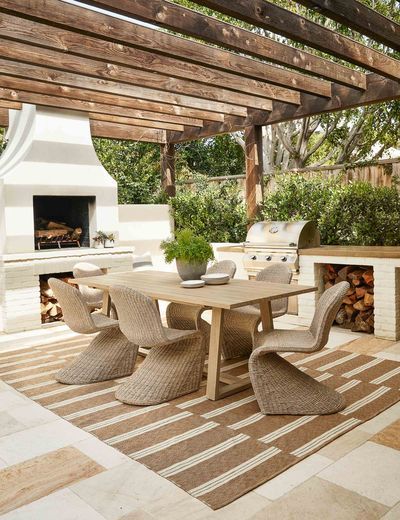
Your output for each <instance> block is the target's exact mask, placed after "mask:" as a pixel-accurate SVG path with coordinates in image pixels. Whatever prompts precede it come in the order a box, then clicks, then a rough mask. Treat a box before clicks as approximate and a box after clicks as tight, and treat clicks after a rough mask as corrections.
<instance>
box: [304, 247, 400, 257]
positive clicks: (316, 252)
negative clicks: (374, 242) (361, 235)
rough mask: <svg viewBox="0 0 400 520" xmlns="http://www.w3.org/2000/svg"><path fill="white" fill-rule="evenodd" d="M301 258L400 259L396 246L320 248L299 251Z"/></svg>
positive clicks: (399, 252) (398, 249) (399, 250)
mask: <svg viewBox="0 0 400 520" xmlns="http://www.w3.org/2000/svg"><path fill="white" fill-rule="evenodd" d="M299 253H300V255H303V256H345V257H347V258H349V257H354V258H355V257H360V258H400V247H398V246H321V247H311V248H309V249H300V251H299Z"/></svg>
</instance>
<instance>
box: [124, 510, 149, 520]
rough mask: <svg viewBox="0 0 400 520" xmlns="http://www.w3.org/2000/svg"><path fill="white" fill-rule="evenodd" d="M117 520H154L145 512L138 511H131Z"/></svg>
mask: <svg viewBox="0 0 400 520" xmlns="http://www.w3.org/2000/svg"><path fill="white" fill-rule="evenodd" d="M118 520H154V516H151V515H149V513H146V511H143V510H142V509H139V510H138V511H132V512H131V513H128V514H127V515H124V516H121V517H120V518H119V519H118Z"/></svg>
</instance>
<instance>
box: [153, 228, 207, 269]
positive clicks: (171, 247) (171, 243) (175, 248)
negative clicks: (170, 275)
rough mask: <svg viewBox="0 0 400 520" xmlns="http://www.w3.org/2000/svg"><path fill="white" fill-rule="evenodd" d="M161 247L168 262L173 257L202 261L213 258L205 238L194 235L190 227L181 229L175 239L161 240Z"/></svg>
mask: <svg viewBox="0 0 400 520" xmlns="http://www.w3.org/2000/svg"><path fill="white" fill-rule="evenodd" d="M161 249H162V250H163V251H164V255H165V261H166V262H168V263H171V262H172V261H173V260H175V259H178V260H184V261H185V262H198V263H203V262H207V261H208V260H212V259H213V258H214V253H213V249H212V247H211V245H210V244H209V243H208V242H207V240H206V239H205V238H204V237H202V236H199V235H195V234H194V233H193V231H192V230H190V229H182V231H180V232H179V233H177V235H176V238H175V239H168V240H164V241H163V242H161Z"/></svg>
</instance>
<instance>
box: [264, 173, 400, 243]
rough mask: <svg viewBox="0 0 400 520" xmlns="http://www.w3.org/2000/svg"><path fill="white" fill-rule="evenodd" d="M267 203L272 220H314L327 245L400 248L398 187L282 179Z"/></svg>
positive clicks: (338, 179) (332, 179)
mask: <svg viewBox="0 0 400 520" xmlns="http://www.w3.org/2000/svg"><path fill="white" fill-rule="evenodd" d="M275 181H276V189H275V190H274V191H273V192H272V193H269V194H268V195H267V196H266V197H265V200H264V202H263V207H262V218H265V219H267V220H313V221H315V222H316V223H317V225H318V228H319V230H320V233H321V242H322V243H323V244H326V245H328V244H339V245H396V246H398V245H400V194H399V192H398V190H397V188H396V186H393V187H386V186H378V187H376V186H372V185H371V184H370V183H368V182H364V181H357V182H350V183H349V184H343V183H342V179H341V177H340V176H337V177H328V178H327V177H324V176H322V175H320V176H316V177H305V176H302V175H299V174H293V173H291V174H286V175H278V176H277V177H276V179H275Z"/></svg>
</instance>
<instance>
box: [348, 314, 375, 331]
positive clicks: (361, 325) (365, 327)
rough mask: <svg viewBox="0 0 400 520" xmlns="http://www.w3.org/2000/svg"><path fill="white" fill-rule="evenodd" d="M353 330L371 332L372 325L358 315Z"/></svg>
mask: <svg viewBox="0 0 400 520" xmlns="http://www.w3.org/2000/svg"><path fill="white" fill-rule="evenodd" d="M351 330H352V331H353V332H371V325H369V324H368V322H367V321H364V320H363V319H362V318H361V317H360V315H359V314H358V315H357V316H356V319H355V320H354V325H353V326H352V328H351Z"/></svg>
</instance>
